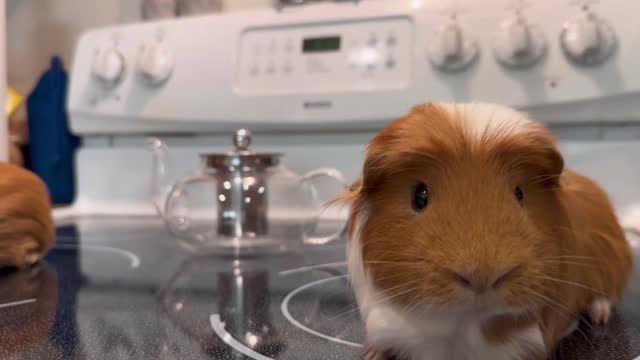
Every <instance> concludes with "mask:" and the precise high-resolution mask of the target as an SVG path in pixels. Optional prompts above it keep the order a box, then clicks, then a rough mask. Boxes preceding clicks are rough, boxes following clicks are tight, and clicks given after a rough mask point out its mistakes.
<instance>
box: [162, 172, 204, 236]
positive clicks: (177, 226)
mask: <svg viewBox="0 0 640 360" xmlns="http://www.w3.org/2000/svg"><path fill="white" fill-rule="evenodd" d="M213 180H214V179H213V178H212V177H211V176H209V175H206V174H195V175H192V176H189V177H187V178H184V179H182V180H180V181H178V182H177V183H175V184H173V185H172V186H171V188H170V189H169V192H168V193H167V197H166V200H165V202H164V206H163V210H164V211H163V214H164V216H163V219H164V222H165V224H166V225H167V228H168V229H169V231H170V232H171V233H172V234H173V235H174V236H175V237H176V238H178V239H180V240H182V241H187V242H188V243H194V242H196V243H197V242H202V241H203V240H204V239H202V238H200V236H198V234H190V233H189V230H190V228H191V219H190V216H189V215H188V214H187V215H186V216H174V215H173V211H174V207H175V205H176V201H178V200H179V199H180V198H181V197H182V196H184V193H185V191H186V189H187V187H189V185H191V184H195V183H198V182H207V181H213Z"/></svg>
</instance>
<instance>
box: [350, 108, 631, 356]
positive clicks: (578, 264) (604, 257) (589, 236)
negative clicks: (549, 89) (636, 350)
mask: <svg viewBox="0 0 640 360" xmlns="http://www.w3.org/2000/svg"><path fill="white" fill-rule="evenodd" d="M338 201H346V202H347V203H349V204H350V205H351V207H350V220H349V221H350V224H349V240H348V245H347V263H348V271H349V278H350V283H351V286H352V288H353V290H354V293H355V297H356V301H357V303H358V305H359V309H360V313H361V316H362V319H363V321H364V323H365V329H366V346H365V347H366V349H367V350H366V351H367V356H366V358H367V359H382V358H386V357H396V358H398V359H411V360H466V359H480V360H484V359H487V360H520V359H522V360H539V359H546V358H547V357H548V356H549V355H550V354H551V353H552V352H553V350H554V348H555V347H556V346H557V344H558V343H559V341H560V340H561V339H562V338H563V337H564V336H566V335H567V334H569V333H571V332H572V331H574V330H575V329H576V328H577V323H578V320H581V319H584V317H583V316H587V315H588V316H589V317H590V319H591V323H595V324H602V323H606V322H607V321H608V319H609V317H610V314H611V311H612V310H611V309H612V306H613V305H615V304H616V302H617V301H619V299H620V297H621V293H622V292H623V291H624V288H625V286H626V283H627V281H628V279H629V276H630V272H631V269H632V261H633V259H632V255H631V251H630V247H629V245H628V243H627V241H626V239H625V236H624V232H623V230H622V228H621V226H620V225H619V223H618V221H617V219H616V215H615V213H614V210H613V207H612V204H611V203H610V200H609V199H608V196H607V195H606V194H605V192H604V191H603V190H602V189H601V188H600V187H599V186H598V185H597V184H596V183H595V182H593V181H592V180H590V179H588V178H587V177H585V176H583V175H580V174H578V173H576V172H573V171H571V170H569V169H565V166H564V159H563V157H562V155H561V154H560V152H559V150H558V148H557V145H556V140H555V138H554V136H553V133H552V132H551V131H550V130H548V129H547V128H545V127H544V126H543V125H542V124H540V123H538V122H535V121H533V120H531V119H530V118H529V117H528V116H527V115H525V114H523V113H520V112H517V111H515V110H513V109H510V108H507V107H502V106H499V105H493V104H484V103H470V104H444V103H428V104H424V105H420V106H416V107H415V108H413V110H412V111H411V112H410V113H409V114H408V115H406V116H404V117H402V118H400V119H398V120H396V121H394V122H392V123H391V124H389V125H388V126H387V127H386V128H384V129H383V130H382V131H381V132H380V133H378V134H377V135H376V136H375V137H374V138H373V140H372V141H371V142H370V144H369V146H368V150H367V152H366V158H365V162H364V166H363V169H362V175H361V177H360V178H359V179H358V180H357V181H356V182H355V183H354V185H353V186H352V188H351V189H350V191H348V192H346V193H345V194H343V195H342V196H341V197H340V198H339V199H338Z"/></svg>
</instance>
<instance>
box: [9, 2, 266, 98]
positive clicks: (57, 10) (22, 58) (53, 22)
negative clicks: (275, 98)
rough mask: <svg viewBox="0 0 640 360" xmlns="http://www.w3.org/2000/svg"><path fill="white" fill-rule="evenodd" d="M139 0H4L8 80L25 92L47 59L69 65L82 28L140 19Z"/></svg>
mask: <svg viewBox="0 0 640 360" xmlns="http://www.w3.org/2000/svg"><path fill="white" fill-rule="evenodd" d="M141 2H142V0H100V1H96V0H8V1H7V63H8V82H9V85H10V86H12V87H13V88H15V89H16V90H18V91H19V92H21V93H22V94H25V95H26V94H28V93H29V92H30V91H31V89H32V88H33V86H34V85H35V83H36V81H37V80H38V78H39V77H40V75H41V74H42V72H43V71H45V70H46V69H47V67H48V64H49V59H50V57H51V55H53V54H58V55H60V56H62V58H63V60H64V62H65V65H66V66H67V67H68V66H69V65H70V61H71V59H72V54H73V49H74V46H75V41H76V39H77V38H78V36H79V35H80V34H81V33H82V32H83V31H85V30H87V29H91V28H95V27H101V26H106V25H112V24H118V23H127V22H135V21H139V20H140V8H141ZM270 3H271V0H223V9H224V10H225V11H242V10H246V9H251V8H255V7H261V6H269V4H270Z"/></svg>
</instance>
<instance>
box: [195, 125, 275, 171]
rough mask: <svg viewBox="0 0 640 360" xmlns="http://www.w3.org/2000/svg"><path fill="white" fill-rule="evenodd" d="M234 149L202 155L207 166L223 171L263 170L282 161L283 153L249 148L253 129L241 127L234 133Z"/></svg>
mask: <svg viewBox="0 0 640 360" xmlns="http://www.w3.org/2000/svg"><path fill="white" fill-rule="evenodd" d="M233 144H234V146H235V149H234V151H230V152H227V153H204V154H200V157H201V158H202V160H203V161H204V165H205V166H206V167H207V168H213V169H216V170H223V171H234V169H237V170H241V171H251V170H261V169H265V168H269V167H273V166H277V165H278V164H279V163H280V158H281V157H282V154H280V153H269V152H255V151H252V150H249V146H250V145H251V131H249V130H247V129H239V130H237V131H236V132H235V133H234V134H233Z"/></svg>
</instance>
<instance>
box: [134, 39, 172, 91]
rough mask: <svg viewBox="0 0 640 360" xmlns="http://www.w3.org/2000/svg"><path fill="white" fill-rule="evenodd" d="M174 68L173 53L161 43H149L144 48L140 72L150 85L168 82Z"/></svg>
mask: <svg viewBox="0 0 640 360" xmlns="http://www.w3.org/2000/svg"><path fill="white" fill-rule="evenodd" d="M173 68H174V57H173V53H172V52H171V51H170V50H169V49H167V48H166V47H165V46H164V45H162V44H160V43H149V44H146V45H144V46H143V47H142V49H141V51H140V58H139V61H138V70H139V71H140V73H141V74H142V76H143V78H144V79H145V80H146V81H147V82H148V83H149V84H150V85H160V84H162V83H164V82H165V81H167V80H168V79H169V77H171V74H172V73H173Z"/></svg>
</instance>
